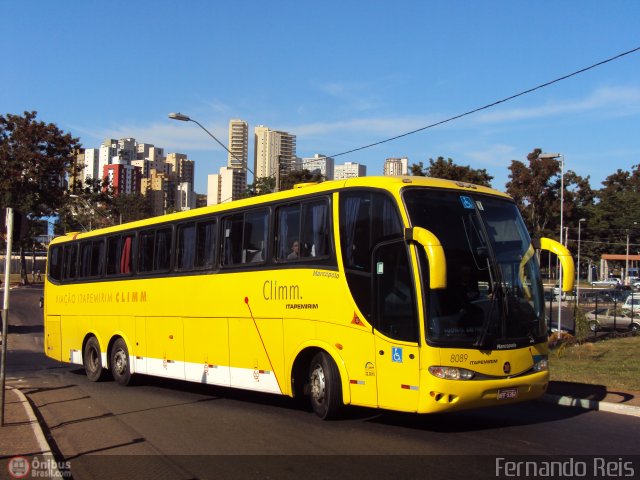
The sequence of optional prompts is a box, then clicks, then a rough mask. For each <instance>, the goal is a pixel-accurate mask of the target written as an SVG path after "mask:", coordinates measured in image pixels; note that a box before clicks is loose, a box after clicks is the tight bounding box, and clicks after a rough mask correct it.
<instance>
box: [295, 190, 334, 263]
mask: <svg viewBox="0 0 640 480" xmlns="http://www.w3.org/2000/svg"><path fill="white" fill-rule="evenodd" d="M302 216H303V224H302V242H301V245H300V256H301V257H325V256H327V255H328V254H329V247H330V245H331V243H330V239H329V232H330V231H331V229H330V226H329V209H328V204H327V202H325V201H323V200H321V201H319V202H312V203H307V204H303V206H302Z"/></svg>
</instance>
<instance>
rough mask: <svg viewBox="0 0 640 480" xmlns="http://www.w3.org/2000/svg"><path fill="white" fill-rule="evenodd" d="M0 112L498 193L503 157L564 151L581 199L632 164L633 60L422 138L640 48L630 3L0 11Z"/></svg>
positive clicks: (212, 159)
mask: <svg viewBox="0 0 640 480" xmlns="http://www.w3.org/2000/svg"><path fill="white" fill-rule="evenodd" d="M0 9H1V10H0V11H2V15H1V16H0V37H1V38H2V46H3V48H2V62H0V79H1V80H0V82H1V83H0V113H1V114H7V113H14V114H22V113H23V112H24V111H27V110H28V111H31V110H36V111H37V112H38V119H39V120H42V121H45V122H52V123H55V124H57V125H58V126H59V127H60V128H62V129H63V130H64V131H65V132H70V133H71V134H73V135H74V136H76V137H79V138H80V141H81V143H82V145H83V146H84V147H85V148H98V147H99V146H100V144H101V143H102V141H103V140H104V139H105V138H128V137H133V138H135V139H136V140H137V141H138V142H140V143H150V144H154V145H156V146H158V147H164V148H165V153H170V152H181V153H186V154H187V155H188V157H189V158H190V159H191V160H195V161H196V182H195V183H196V184H195V189H196V191H197V192H199V193H206V182H207V175H209V174H212V173H218V170H219V169H220V167H222V166H225V165H226V163H227V152H226V151H225V150H223V149H222V147H220V146H219V145H218V144H217V143H216V142H214V141H213V139H211V138H210V137H209V136H208V135H207V134H206V133H205V132H204V131H202V130H201V129H200V128H199V127H198V126H197V125H196V124H194V123H191V122H178V121H175V120H170V119H168V118H167V115H168V114H169V113H170V112H182V113H183V114H186V115H189V116H190V117H191V118H193V119H195V120H197V121H199V122H200V123H201V124H203V125H204V126H205V127H206V128H207V129H208V130H210V131H211V132H212V133H213V134H214V135H215V136H216V137H217V138H218V139H220V140H221V141H222V142H223V143H224V144H226V143H227V138H228V124H229V120H231V119H233V118H239V119H242V120H245V121H247V122H248V123H249V138H250V149H249V166H250V168H252V166H253V128H254V127H255V126H257V125H265V126H267V127H269V128H271V129H274V130H284V131H287V132H289V133H291V134H294V135H296V137H297V155H298V156H299V157H311V156H313V155H314V154H316V153H320V154H324V155H330V156H334V158H335V161H336V164H339V163H344V162H359V163H362V164H365V165H366V166H367V175H381V174H382V168H383V164H384V160H385V159H386V158H388V157H401V156H406V157H408V158H409V163H417V162H420V161H422V162H424V163H425V164H428V162H429V159H430V158H433V159H435V158H437V157H438V156H443V157H445V158H451V159H452V160H453V161H454V162H455V163H457V164H460V165H470V166H471V167H472V168H476V169H486V170H487V172H488V173H489V174H490V175H492V176H493V177H494V179H493V181H492V185H493V187H494V188H497V189H499V190H504V188H505V183H506V182H507V181H508V175H509V170H508V167H509V165H510V164H511V161H512V160H520V161H523V162H526V156H527V154H528V153H529V152H531V151H532V150H533V149H534V148H541V149H542V150H543V151H544V152H551V153H561V154H562V155H563V156H564V159H565V170H573V171H574V172H576V173H577V174H578V175H581V176H583V177H586V176H589V177H590V179H591V186H592V187H593V188H599V187H600V186H601V182H602V181H603V180H604V179H605V178H606V177H607V176H608V175H610V174H612V173H614V172H615V171H616V170H617V169H622V170H627V171H630V170H631V168H632V166H633V165H636V164H639V163H640V51H637V52H635V53H631V54H629V55H626V56H623V57H622V58H619V59H617V60H615V61H612V62H609V63H606V64H604V65H602V66H600V67H597V68H594V69H592V70H589V71H587V72H584V73H582V74H579V75H576V76H573V77H571V78H568V79H566V80H563V81H560V82H557V83H554V84H552V85H550V86H548V87H545V88H541V89H539V90H536V91H534V92H532V93H529V94H526V95H523V96H520V97H518V98H515V99H513V100H511V101H508V102H503V103H500V104H498V105H497V106H495V107H492V108H489V109H486V110H482V111H480V112H478V113H475V114H472V115H469V116H465V117H463V118H461V119H458V120H454V121H451V122H448V123H446V124H443V125H440V126H436V127H433V128H428V129H425V130H423V131H420V132H418V133H415V134H412V135H407V136H404V137H402V138H399V139H397V140H394V141H390V142H386V143H383V144H380V145H377V146H374V147H371V148H366V149H363V150H358V151H356V152H353V153H349V154H342V153H343V152H346V151H349V150H353V149H357V148H359V147H362V146H365V145H369V144H372V143H376V142H379V141H382V140H385V139H388V138H390V137H394V136H397V135H402V134H404V133H406V132H409V131H412V130H416V129H420V128H423V127H425V126H427V125H430V124H432V123H436V122H439V121H442V120H445V119H447V118H450V117H453V116H456V115H459V114H461V113H464V112H467V111H470V110H473V109H476V108H478V107H482V106H484V105H487V104H491V103H493V102H496V101H498V100H501V99H504V98H507V97H510V96H512V95H514V94H517V93H519V92H522V91H525V90H528V89H530V88H533V87H535V86H537V85H541V84H544V83H546V82H549V81H551V80H554V79H557V78H559V77H562V76H564V75H567V74H570V73H572V72H575V71H577V70H580V69H582V68H585V67H588V66H590V65H593V64H595V63H598V62H600V61H602V60H605V59H608V58H611V57H614V56H616V55H618V54H620V53H623V52H627V51H629V50H632V49H634V48H637V47H640V28H639V27H638V19H640V1H635V0H625V1H620V0H607V1H600V0H598V1H593V0H579V1H578V0H565V1H561V2H558V1H557V0H553V1H547V0H540V1H531V0H530V1H513V0H504V1H498V0H486V1H471V0H469V1H456V0H453V1H447V2H443V1H436V0H423V1H419V0H415V1H409V0H407V1H404V0H396V1H389V0H387V1H377V0H338V1H334V0H323V1H322V2H318V1H313V2H312V1H305V0H297V1H294V0H292V1H278V0H273V1H270V2H264V1H252V0H244V1H242V2H239V1H237V2H230V1H226V2H223V1H218V0H211V1H198V0H191V1H177V0H176V1H166V0H153V1H148V0H137V1H126V2H125V1H120V0H110V1H108V2H105V1H102V2H99V1H92V0H82V1H81V0H64V1H60V2H50V1H45V0H42V1H35V0H0Z"/></svg>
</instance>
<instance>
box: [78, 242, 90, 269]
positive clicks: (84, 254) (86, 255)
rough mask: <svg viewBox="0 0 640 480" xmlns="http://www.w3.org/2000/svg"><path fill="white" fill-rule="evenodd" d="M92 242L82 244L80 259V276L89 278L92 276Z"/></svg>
mask: <svg viewBox="0 0 640 480" xmlns="http://www.w3.org/2000/svg"><path fill="white" fill-rule="evenodd" d="M91 251H92V245H91V242H90V241H89V242H82V243H81V244H80V258H79V259H78V278H88V277H90V276H91Z"/></svg>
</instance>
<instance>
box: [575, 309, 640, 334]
mask: <svg viewBox="0 0 640 480" xmlns="http://www.w3.org/2000/svg"><path fill="white" fill-rule="evenodd" d="M586 317H587V322H589V330H591V331H592V332H597V331H598V330H602V329H604V328H613V325H614V321H615V326H616V330H617V329H620V330H631V331H632V332H634V333H637V332H638V331H639V330H640V317H638V316H633V318H632V317H631V315H629V314H628V313H626V312H624V311H622V310H614V309H613V308H599V309H597V310H592V311H590V312H588V313H587V314H586Z"/></svg>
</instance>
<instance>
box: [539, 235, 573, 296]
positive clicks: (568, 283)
mask: <svg viewBox="0 0 640 480" xmlns="http://www.w3.org/2000/svg"><path fill="white" fill-rule="evenodd" d="M533 244H534V246H535V247H536V248H539V249H540V250H547V251H548V252H551V253H555V254H556V255H557V256H558V260H560V265H562V270H563V272H562V291H563V292H572V291H573V281H574V278H575V267H574V264H573V258H571V253H570V252H569V250H567V248H566V247H565V246H564V245H562V244H561V243H560V242H556V241H555V240H551V239H550V238H546V237H542V238H540V239H539V242H538V240H536V241H534V242H533Z"/></svg>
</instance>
